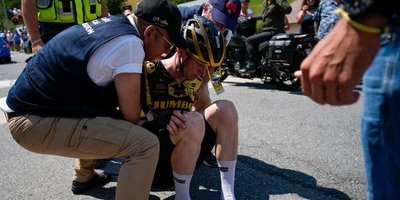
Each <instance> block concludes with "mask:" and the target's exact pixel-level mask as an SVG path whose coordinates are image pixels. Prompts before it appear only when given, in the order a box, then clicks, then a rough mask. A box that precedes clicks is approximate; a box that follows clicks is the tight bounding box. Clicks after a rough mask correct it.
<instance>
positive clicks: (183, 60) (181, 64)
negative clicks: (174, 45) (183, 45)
mask: <svg viewBox="0 0 400 200" xmlns="http://www.w3.org/2000/svg"><path fill="white" fill-rule="evenodd" d="M188 59H189V58H185V59H183V56H181V57H179V64H178V68H177V69H176V71H177V72H181V73H182V74H183V70H184V69H185V68H184V66H185V62H186V61H187V60H188Z"/></svg>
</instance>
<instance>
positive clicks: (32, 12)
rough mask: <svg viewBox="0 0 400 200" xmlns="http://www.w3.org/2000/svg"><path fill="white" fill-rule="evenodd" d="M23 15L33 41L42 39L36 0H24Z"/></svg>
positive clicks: (22, 3) (22, 5) (22, 4)
mask: <svg viewBox="0 0 400 200" xmlns="http://www.w3.org/2000/svg"><path fill="white" fill-rule="evenodd" d="M21 9H22V17H23V19H24V23H25V25H26V28H27V31H28V34H29V36H30V38H31V41H36V40H38V39H40V31H39V21H38V16H37V10H36V1H35V0H22V2H21Z"/></svg>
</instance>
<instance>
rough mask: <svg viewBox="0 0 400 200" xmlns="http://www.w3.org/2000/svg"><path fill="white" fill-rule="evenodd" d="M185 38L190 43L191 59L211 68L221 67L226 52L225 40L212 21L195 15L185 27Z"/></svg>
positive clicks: (188, 47) (189, 52) (188, 48)
mask: <svg viewBox="0 0 400 200" xmlns="http://www.w3.org/2000/svg"><path fill="white" fill-rule="evenodd" d="M183 37H184V38H185V39H186V41H187V43H188V44H187V45H188V46H187V48H186V52H187V54H188V56H189V57H190V58H192V59H194V60H196V61H199V62H202V63H205V64H207V65H208V66H210V67H218V66H220V65H221V63H222V61H223V59H224V57H225V51H226V45H225V39H224V36H223V35H222V33H221V32H220V31H218V29H217V28H216V27H215V26H214V23H213V22H212V21H210V20H208V19H206V18H205V17H203V16H199V15H195V16H194V18H193V19H190V20H188V21H187V22H186V25H185V26H184V27H183Z"/></svg>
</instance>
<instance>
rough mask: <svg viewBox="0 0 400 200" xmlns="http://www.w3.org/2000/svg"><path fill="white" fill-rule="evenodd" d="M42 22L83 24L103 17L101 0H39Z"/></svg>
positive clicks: (38, 7) (39, 12) (39, 14)
mask: <svg viewBox="0 0 400 200" xmlns="http://www.w3.org/2000/svg"><path fill="white" fill-rule="evenodd" d="M36 7H37V9H38V18H39V21H40V22H56V23H77V24H82V23H84V22H87V21H91V20H94V19H97V18H100V17H101V2H100V0H37V1H36Z"/></svg>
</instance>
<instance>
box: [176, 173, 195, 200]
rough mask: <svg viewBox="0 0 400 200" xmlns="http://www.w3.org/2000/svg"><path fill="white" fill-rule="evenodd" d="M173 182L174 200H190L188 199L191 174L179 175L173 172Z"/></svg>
mask: <svg viewBox="0 0 400 200" xmlns="http://www.w3.org/2000/svg"><path fill="white" fill-rule="evenodd" d="M173 174H174V182H175V200H191V199H190V192H189V191H190V182H191V181H192V176H193V174H190V175H181V174H178V173H175V172H173Z"/></svg>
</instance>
